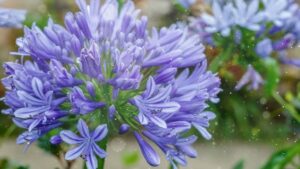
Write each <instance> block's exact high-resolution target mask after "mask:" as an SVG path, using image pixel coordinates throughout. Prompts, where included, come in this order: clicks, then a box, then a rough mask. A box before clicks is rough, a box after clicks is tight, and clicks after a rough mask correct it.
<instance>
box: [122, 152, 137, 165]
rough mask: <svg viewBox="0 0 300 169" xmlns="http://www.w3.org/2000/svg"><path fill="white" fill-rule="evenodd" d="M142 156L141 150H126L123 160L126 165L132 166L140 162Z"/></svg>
mask: <svg viewBox="0 0 300 169" xmlns="http://www.w3.org/2000/svg"><path fill="white" fill-rule="evenodd" d="M139 160H140V156H139V152H137V151H134V152H126V153H125V154H123V156H122V162H123V164H124V165H126V166H132V165H135V164H137V163H138V162H139Z"/></svg>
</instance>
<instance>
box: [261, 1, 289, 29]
mask: <svg viewBox="0 0 300 169" xmlns="http://www.w3.org/2000/svg"><path fill="white" fill-rule="evenodd" d="M262 2H263V4H264V10H263V15H264V17H265V18H266V19H267V20H268V21H271V22H273V23H274V24H275V25H276V26H283V24H284V21H285V20H287V19H289V18H291V17H292V16H293V13H292V12H291V11H290V10H289V5H290V3H289V1H288V0H262Z"/></svg>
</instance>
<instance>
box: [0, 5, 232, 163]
mask: <svg viewBox="0 0 300 169" xmlns="http://www.w3.org/2000/svg"><path fill="white" fill-rule="evenodd" d="M76 3H77V5H78V6H79V9H80V11H79V12H76V13H71V12H69V13H67V14H66V16H65V26H61V25H58V24H55V23H54V22H53V21H52V20H51V19H50V20H49V21H48V25H47V26H46V27H45V28H43V29H41V28H39V27H37V26H36V25H33V26H32V27H31V28H27V27H26V28H24V37H22V38H19V39H18V40H17V45H18V47H19V48H18V51H17V52H13V53H12V54H13V55H17V56H20V58H18V61H17V62H15V63H11V62H9V63H5V64H4V67H5V72H6V75H7V76H6V77H5V78H3V79H2V83H3V84H4V85H5V88H6V89H7V92H6V95H5V97H4V98H3V101H4V102H5V103H6V104H7V105H8V106H9V108H8V109H6V110H3V111H2V112H3V113H4V114H6V115H9V116H12V118H13V122H14V123H15V124H16V125H17V126H19V127H21V128H24V129H25V130H27V131H25V133H24V134H22V135H21V136H20V138H19V139H18V140H19V141H18V143H26V141H29V143H32V142H33V141H35V140H37V139H39V138H40V137H43V135H45V134H48V135H50V136H52V137H51V139H50V141H51V143H53V144H60V143H61V142H62V141H64V142H66V143H68V144H76V145H77V147H76V148H74V149H72V150H70V151H68V153H67V154H66V156H65V158H66V159H67V160H74V159H75V158H78V157H79V156H82V157H83V158H84V159H86V161H87V166H88V168H90V169H95V168H97V160H96V158H97V157H98V156H99V157H100V158H104V157H105V155H106V153H105V152H104V150H101V149H100V148H99V147H98V146H97V144H96V142H99V141H101V140H102V139H103V138H104V137H105V136H106V135H107V133H108V132H110V134H109V135H113V134H117V133H118V132H119V133H120V134H123V133H125V132H127V131H129V129H130V130H132V131H133V132H135V136H136V139H137V141H138V143H139V145H140V147H141V151H142V153H143V155H144V156H145V159H146V161H147V162H148V163H149V164H150V165H153V166H157V165H159V163H160V160H159V158H158V156H157V154H156V153H155V151H154V150H153V149H152V148H151V147H150V145H149V143H147V142H146V140H144V139H142V137H148V138H149V140H150V141H152V142H154V143H155V144H156V145H157V146H158V147H160V149H161V150H162V151H163V152H164V153H165V155H166V157H167V159H168V160H169V161H170V162H174V161H176V162H177V163H178V164H181V165H186V164H187V162H186V159H185V158H186V156H188V157H192V158H194V157H196V152H195V151H194V149H193V148H192V143H194V142H195V141H196V139H197V137H196V136H194V135H190V134H189V133H188V131H189V130H191V129H192V128H196V129H197V130H198V131H199V132H200V133H201V134H202V135H203V137H204V138H206V139H210V138H211V135H210V134H209V132H208V131H207V128H208V127H209V122H210V120H212V119H213V118H214V114H213V113H212V112H207V111H206V110H205V109H206V108H207V107H208V102H213V103H216V102H218V101H219V99H218V97H217V94H218V93H219V92H220V91H221V89H220V79H219V78H218V77H217V75H216V74H213V73H211V72H209V71H207V65H206V58H205V54H204V50H205V49H204V46H203V45H202V44H201V39H200V38H199V37H198V36H197V35H191V34H190V33H189V31H188V28H187V27H186V26H183V25H181V26H180V25H178V24H177V25H172V26H170V27H164V28H161V29H157V28H153V29H152V31H150V32H148V30H147V23H148V20H147V18H146V17H139V13H140V12H139V10H137V9H135V7H134V3H133V2H132V1H130V0H129V1H127V2H126V3H124V5H123V6H122V8H119V6H118V3H117V1H116V0H106V1H104V2H103V3H100V1H99V0H91V1H90V3H89V4H87V3H86V1H85V0H76ZM218 8H219V7H218ZM216 9H217V7H216ZM226 10H227V9H226ZM226 10H225V11H226ZM225 33H226V31H225ZM24 57H27V58H26V60H27V59H31V60H32V61H26V62H24V59H23V58H24ZM189 67H192V68H189ZM81 119H84V120H85V121H86V123H87V124H88V125H89V126H90V127H94V126H98V127H97V128H96V130H95V131H94V132H89V130H88V126H87V124H86V123H85V122H84V121H83V120H81ZM77 120H79V122H78V125H77V128H78V131H79V133H80V135H81V136H77V135H76V134H74V133H73V132H71V131H70V130H71V129H73V128H75V127H74V126H75V124H74V121H77ZM108 124H109V125H108ZM106 126H111V128H107V127H106ZM118 128H119V129H120V130H119V131H117V130H115V129H118ZM53 129H55V130H58V131H61V130H62V131H61V132H60V135H59V136H58V135H53V133H54V132H50V131H52V130H53Z"/></svg>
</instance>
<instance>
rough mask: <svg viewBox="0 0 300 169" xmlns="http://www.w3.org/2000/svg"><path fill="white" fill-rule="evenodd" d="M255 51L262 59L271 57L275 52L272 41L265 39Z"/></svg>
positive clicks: (258, 44)
mask: <svg viewBox="0 0 300 169" xmlns="http://www.w3.org/2000/svg"><path fill="white" fill-rule="evenodd" d="M255 51H256V53H257V54H258V55H259V56H260V57H262V58H267V57H270V56H271V53H272V52H273V45H272V41H271V40H270V39H264V40H262V41H260V42H258V43H257V45H256V47H255Z"/></svg>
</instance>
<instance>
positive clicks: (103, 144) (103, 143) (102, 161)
mask: <svg viewBox="0 0 300 169" xmlns="http://www.w3.org/2000/svg"><path fill="white" fill-rule="evenodd" d="M98 145H99V147H100V148H101V149H103V150H104V151H106V148H107V137H106V138H104V139H103V140H102V141H101V142H100V143H99V144H98ZM104 165H105V158H98V169H104Z"/></svg>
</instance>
